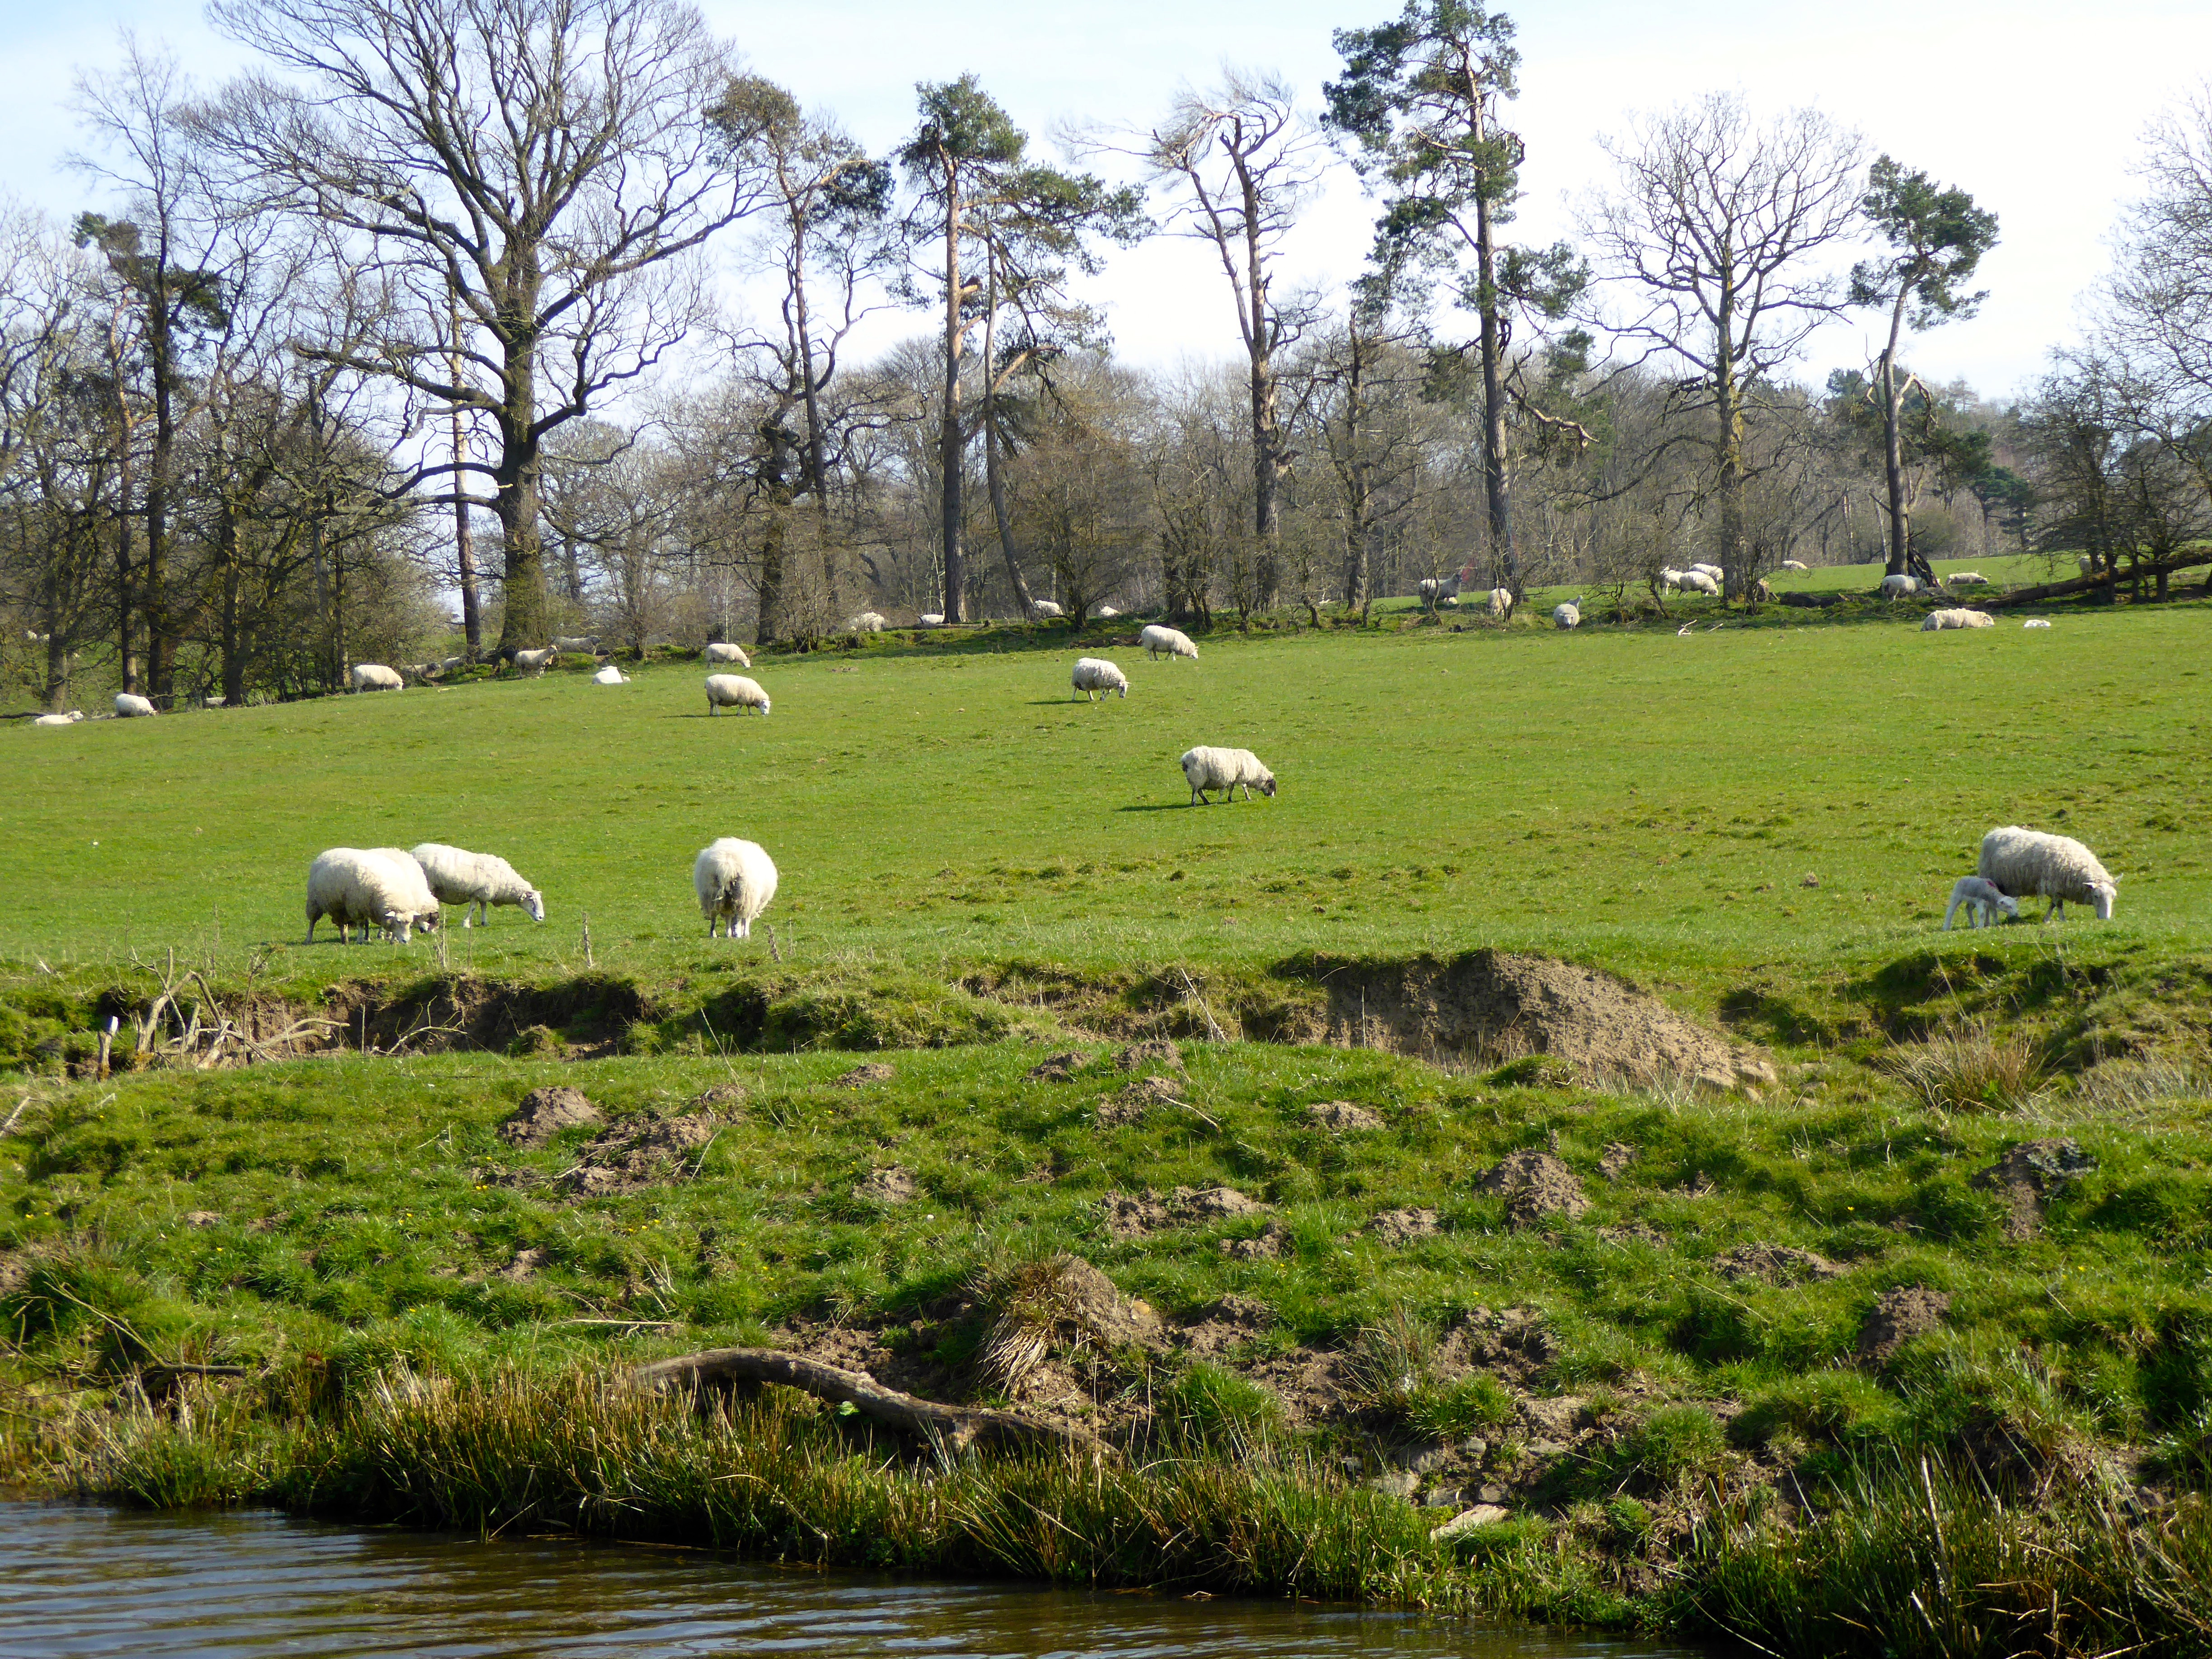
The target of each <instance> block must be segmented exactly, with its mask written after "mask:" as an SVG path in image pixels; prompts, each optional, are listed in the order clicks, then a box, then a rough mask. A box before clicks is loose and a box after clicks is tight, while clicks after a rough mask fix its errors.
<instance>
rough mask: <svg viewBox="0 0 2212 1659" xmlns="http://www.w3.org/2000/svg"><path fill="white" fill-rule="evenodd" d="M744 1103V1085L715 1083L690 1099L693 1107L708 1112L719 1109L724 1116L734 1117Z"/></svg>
mask: <svg viewBox="0 0 2212 1659" xmlns="http://www.w3.org/2000/svg"><path fill="white" fill-rule="evenodd" d="M744 1103H745V1085H744V1084H742V1083H717V1084H716V1085H714V1087H713V1088H711V1089H702V1090H701V1091H699V1092H698V1093H697V1094H696V1095H694V1096H692V1097H691V1104H692V1105H693V1106H695V1107H697V1108H701V1109H709V1110H711V1109H717V1108H719V1109H720V1110H721V1111H722V1113H723V1115H725V1116H733V1115H736V1111H737V1109H738V1107H740V1106H742V1105H744Z"/></svg>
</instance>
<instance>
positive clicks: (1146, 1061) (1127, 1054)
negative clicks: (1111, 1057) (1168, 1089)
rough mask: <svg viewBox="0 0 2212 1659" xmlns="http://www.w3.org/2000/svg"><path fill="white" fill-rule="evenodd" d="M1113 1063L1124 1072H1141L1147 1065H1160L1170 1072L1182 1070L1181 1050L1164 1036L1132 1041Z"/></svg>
mask: <svg viewBox="0 0 2212 1659" xmlns="http://www.w3.org/2000/svg"><path fill="white" fill-rule="evenodd" d="M1114 1063H1115V1065H1117V1066H1120V1067H1121V1069H1122V1070H1123V1071H1125V1072H1141V1071H1143V1070H1144V1069H1145V1068H1146V1066H1164V1067H1166V1068H1167V1069H1168V1070H1169V1071H1171V1072H1180V1071H1181V1070H1182V1049H1180V1048H1176V1046H1175V1044H1174V1043H1172V1042H1169V1041H1168V1039H1167V1038H1165V1037H1153V1038H1151V1039H1149V1040H1148V1041H1146V1042H1133V1043H1131V1044H1130V1045H1129V1046H1128V1047H1127V1048H1124V1049H1122V1050H1121V1054H1119V1055H1117V1056H1116V1057H1115V1061H1114Z"/></svg>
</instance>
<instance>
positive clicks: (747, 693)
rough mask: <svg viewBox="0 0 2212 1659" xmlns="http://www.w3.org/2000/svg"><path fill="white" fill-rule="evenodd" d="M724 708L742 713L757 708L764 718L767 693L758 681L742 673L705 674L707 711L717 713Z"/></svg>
mask: <svg viewBox="0 0 2212 1659" xmlns="http://www.w3.org/2000/svg"><path fill="white" fill-rule="evenodd" d="M725 708H734V709H737V710H738V712H739V713H741V714H742V713H743V712H744V710H746V709H748V708H757V709H759V710H760V711H761V715H762V717H763V719H765V718H766V717H767V715H768V710H769V702H768V693H767V692H765V691H763V690H761V689H760V682H759V681H757V680H749V679H747V678H745V677H744V675H742V674H709V675H708V676H707V712H708V714H720V712H721V711H722V710H723V709H725Z"/></svg>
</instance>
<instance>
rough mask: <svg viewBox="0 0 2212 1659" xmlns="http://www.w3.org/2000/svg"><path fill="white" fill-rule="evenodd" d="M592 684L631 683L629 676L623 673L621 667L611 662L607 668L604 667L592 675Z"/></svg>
mask: <svg viewBox="0 0 2212 1659" xmlns="http://www.w3.org/2000/svg"><path fill="white" fill-rule="evenodd" d="M592 684H593V685H628V684H629V675H627V674H625V673H623V671H622V670H621V669H619V668H617V667H616V666H615V665H613V664H612V663H609V664H608V665H606V666H605V668H602V669H601V670H599V672H598V673H596V674H594V675H592Z"/></svg>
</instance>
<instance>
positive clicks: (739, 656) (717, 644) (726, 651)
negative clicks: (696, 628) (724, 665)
mask: <svg viewBox="0 0 2212 1659" xmlns="http://www.w3.org/2000/svg"><path fill="white" fill-rule="evenodd" d="M699 660H700V661H701V662H733V663H735V664H737V665H738V667H740V668H750V667H751V666H752V665H753V659H751V658H750V657H748V656H747V655H745V648H744V647H743V646H742V645H732V643H730V641H727V640H717V641H714V644H712V645H710V646H708V647H707V648H706V649H705V650H704V651H702V652H701V653H699Z"/></svg>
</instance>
